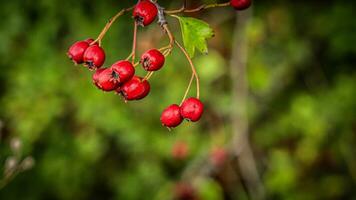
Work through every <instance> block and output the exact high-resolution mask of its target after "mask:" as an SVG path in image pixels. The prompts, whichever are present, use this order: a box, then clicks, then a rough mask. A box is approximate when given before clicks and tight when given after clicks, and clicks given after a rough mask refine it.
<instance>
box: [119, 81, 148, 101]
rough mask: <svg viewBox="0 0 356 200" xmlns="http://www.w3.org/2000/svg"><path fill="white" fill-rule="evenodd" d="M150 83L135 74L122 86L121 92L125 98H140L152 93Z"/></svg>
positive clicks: (129, 99)
mask: <svg viewBox="0 0 356 200" xmlns="http://www.w3.org/2000/svg"><path fill="white" fill-rule="evenodd" d="M150 89H151V88H150V84H149V83H148V81H147V80H143V78H141V77H138V76H134V77H133V78H132V79H131V80H129V81H127V82H126V83H124V84H123V85H122V86H121V90H120V92H121V94H122V96H123V97H124V98H125V100H128V101H131V100H140V99H143V98H145V97H146V96H147V95H148V94H149V93H150Z"/></svg>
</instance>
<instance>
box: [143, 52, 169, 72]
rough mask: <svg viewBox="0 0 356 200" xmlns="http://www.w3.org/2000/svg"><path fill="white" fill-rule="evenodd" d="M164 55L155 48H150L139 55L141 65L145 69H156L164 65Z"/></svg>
mask: <svg viewBox="0 0 356 200" xmlns="http://www.w3.org/2000/svg"><path fill="white" fill-rule="evenodd" d="M164 61H165V57H164V55H163V54H162V53H161V52H160V51H158V50H157V49H151V50H148V51H147V52H145V53H144V54H143V55H142V56H141V64H142V67H143V68H144V69H145V70H146V71H157V70H159V69H161V68H162V67H163V65H164Z"/></svg>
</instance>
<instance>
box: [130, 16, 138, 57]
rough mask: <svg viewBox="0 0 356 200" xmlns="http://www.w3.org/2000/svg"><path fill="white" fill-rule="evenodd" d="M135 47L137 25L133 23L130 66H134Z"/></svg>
mask: <svg viewBox="0 0 356 200" xmlns="http://www.w3.org/2000/svg"><path fill="white" fill-rule="evenodd" d="M136 45H137V23H136V21H135V24H134V34H133V42H132V52H131V54H130V55H131V56H132V64H135V56H136Z"/></svg>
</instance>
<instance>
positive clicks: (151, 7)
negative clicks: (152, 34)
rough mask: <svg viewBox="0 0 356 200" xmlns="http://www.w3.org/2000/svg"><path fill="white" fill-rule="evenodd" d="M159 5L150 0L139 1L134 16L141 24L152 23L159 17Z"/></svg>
mask: <svg viewBox="0 0 356 200" xmlns="http://www.w3.org/2000/svg"><path fill="white" fill-rule="evenodd" d="M157 13H158V9H157V6H156V5H155V4H154V3H152V2H151V1H149V0H141V1H139V2H138V3H137V4H136V6H135V8H134V10H133V17H134V19H135V21H136V23H137V24H139V25H140V26H147V25H149V24H151V23H152V22H153V21H154V20H155V19H156V17H157Z"/></svg>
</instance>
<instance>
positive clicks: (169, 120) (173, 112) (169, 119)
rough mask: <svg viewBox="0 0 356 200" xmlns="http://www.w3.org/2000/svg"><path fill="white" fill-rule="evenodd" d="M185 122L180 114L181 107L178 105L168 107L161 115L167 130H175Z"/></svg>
mask: <svg viewBox="0 0 356 200" xmlns="http://www.w3.org/2000/svg"><path fill="white" fill-rule="evenodd" d="M182 121H183V117H182V116H181V114H180V107H179V106H178V105H177V104H172V105H170V106H168V107H167V108H166V109H164V111H163V112H162V114H161V122H162V125H163V126H165V127H167V128H175V127H177V126H179V125H180V124H181V123H182Z"/></svg>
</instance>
